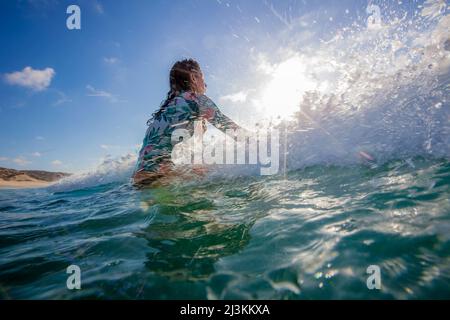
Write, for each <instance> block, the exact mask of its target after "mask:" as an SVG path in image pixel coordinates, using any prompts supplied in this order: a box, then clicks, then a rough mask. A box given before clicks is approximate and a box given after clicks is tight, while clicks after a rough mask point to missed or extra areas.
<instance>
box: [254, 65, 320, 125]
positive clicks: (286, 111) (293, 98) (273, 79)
mask: <svg viewBox="0 0 450 320" xmlns="http://www.w3.org/2000/svg"><path fill="white" fill-rule="evenodd" d="M306 70H307V64H306V63H305V61H304V59H301V57H299V56H296V57H292V58H289V59H288V60H285V61H283V62H281V63H280V64H277V65H276V66H275V67H274V68H273V69H272V70H271V71H270V73H269V76H270V80H269V82H268V84H267V85H265V86H264V87H263V89H262V90H263V91H262V94H261V101H258V103H260V106H262V107H263V108H264V111H263V112H264V114H265V115H266V116H267V117H271V118H277V117H281V118H288V117H289V116H291V115H292V114H293V113H294V112H296V111H298V109H299V105H300V102H301V99H302V96H303V94H304V93H305V92H306V91H309V90H314V89H316V88H317V84H316V83H315V82H314V81H313V80H311V79H309V78H308V75H307V71H306Z"/></svg>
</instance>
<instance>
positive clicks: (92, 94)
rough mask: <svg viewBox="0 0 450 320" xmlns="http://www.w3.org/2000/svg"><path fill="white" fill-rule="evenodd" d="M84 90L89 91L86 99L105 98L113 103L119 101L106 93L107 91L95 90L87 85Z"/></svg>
mask: <svg viewBox="0 0 450 320" xmlns="http://www.w3.org/2000/svg"><path fill="white" fill-rule="evenodd" d="M86 89H87V90H88V91H89V93H88V94H87V95H88V97H101V98H105V99H107V100H109V101H110V102H113V103H114V102H118V101H119V99H118V97H117V96H116V95H114V94H112V93H110V92H107V91H103V90H98V89H95V88H94V87H93V86H91V85H87V86H86Z"/></svg>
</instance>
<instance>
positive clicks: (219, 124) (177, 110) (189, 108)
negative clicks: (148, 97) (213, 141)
mask: <svg viewBox="0 0 450 320" xmlns="http://www.w3.org/2000/svg"><path fill="white" fill-rule="evenodd" d="M204 120H207V121H208V122H210V123H211V124H213V125H214V126H215V127H216V128H217V129H219V130H221V131H223V132H225V131H226V130H227V129H231V130H237V129H239V126H238V125H237V124H235V123H234V122H233V121H232V120H231V119H230V118H228V117H227V116H225V115H224V114H223V113H222V112H221V111H220V110H219V108H218V107H217V106H216V104H215V103H214V102H213V101H212V100H211V99H210V98H208V97H207V96H206V95H197V94H194V93H192V92H189V91H184V92H181V93H180V94H179V95H177V96H176V97H175V98H173V99H172V100H171V101H170V102H169V103H168V105H167V106H166V107H164V109H163V110H162V112H160V113H159V114H158V115H155V116H154V117H153V118H152V119H150V120H149V122H148V124H149V127H148V129H147V132H146V134H145V138H144V142H143V144H142V149H141V151H140V152H139V159H138V162H137V167H136V173H137V172H141V171H147V172H155V173H158V172H159V171H160V169H161V168H163V167H166V166H171V165H172V162H171V160H170V159H171V152H172V149H173V147H174V144H173V143H172V133H173V132H174V131H175V130H176V129H185V130H188V131H189V133H190V134H191V135H193V133H194V121H204Z"/></svg>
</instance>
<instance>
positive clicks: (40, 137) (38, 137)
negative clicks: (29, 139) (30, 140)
mask: <svg viewBox="0 0 450 320" xmlns="http://www.w3.org/2000/svg"><path fill="white" fill-rule="evenodd" d="M34 139H36V140H38V141H42V140H45V138H44V137H42V136H36V137H35V138H34Z"/></svg>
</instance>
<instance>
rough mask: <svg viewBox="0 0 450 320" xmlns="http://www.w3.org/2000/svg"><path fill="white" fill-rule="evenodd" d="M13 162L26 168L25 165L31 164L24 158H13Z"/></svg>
mask: <svg viewBox="0 0 450 320" xmlns="http://www.w3.org/2000/svg"><path fill="white" fill-rule="evenodd" d="M13 162H14V163H15V164H18V165H19V166H26V165H27V164H30V163H31V161H29V160H27V159H26V158H25V157H22V156H20V157H17V158H15V159H14V160H13Z"/></svg>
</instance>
